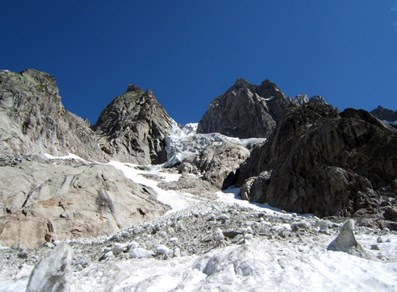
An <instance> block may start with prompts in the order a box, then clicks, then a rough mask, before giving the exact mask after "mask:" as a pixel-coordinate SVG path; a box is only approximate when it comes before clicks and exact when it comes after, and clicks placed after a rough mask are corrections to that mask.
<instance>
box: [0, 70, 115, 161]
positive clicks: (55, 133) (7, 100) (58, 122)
mask: <svg viewBox="0 0 397 292" xmlns="http://www.w3.org/2000/svg"><path fill="white" fill-rule="evenodd" d="M0 152H1V153H2V155H5V154H9V155H21V154H39V153H48V154H51V155H55V156H62V155H68V154H69V153H73V154H76V155H78V156H80V157H82V158H84V159H86V160H95V161H105V160H106V159H108V157H107V155H106V154H104V153H103V152H102V151H101V150H100V148H99V147H98V144H97V141H96V137H95V134H94V132H93V131H92V130H91V129H90V127H89V125H88V123H87V122H86V121H84V120H82V119H81V118H79V117H77V116H75V115H74V114H72V113H70V112H68V111H67V110H66V109H65V108H64V106H63V105H62V102H61V97H60V96H59V90H58V87H57V85H56V82H55V78H54V77H52V76H51V75H49V74H47V73H44V72H39V71H36V70H32V69H28V70H25V71H22V72H21V73H15V72H10V71H1V72H0Z"/></svg>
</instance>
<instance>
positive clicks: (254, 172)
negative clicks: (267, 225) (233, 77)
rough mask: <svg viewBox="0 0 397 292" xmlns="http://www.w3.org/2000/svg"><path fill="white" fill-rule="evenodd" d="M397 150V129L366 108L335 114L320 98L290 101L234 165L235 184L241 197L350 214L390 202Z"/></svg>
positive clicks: (310, 210)
mask: <svg viewBox="0 0 397 292" xmlns="http://www.w3.org/2000/svg"><path fill="white" fill-rule="evenodd" d="M396 150H397V131H396V130H395V129H393V128H392V127H389V126H387V125H384V124H382V123H381V122H379V121H378V120H377V119H375V118H374V117H372V116H371V115H370V114H369V113H368V112H365V111H362V110H353V109H347V110H345V111H344V112H342V113H340V114H338V112H337V111H336V110H334V109H333V108H332V107H331V106H328V105H325V104H323V103H308V104H305V105H303V106H302V107H298V106H291V107H289V108H288V110H287V112H286V115H285V117H284V118H283V119H282V120H281V121H280V123H279V124H278V125H277V128H276V129H275V131H274V133H273V135H272V136H271V137H270V138H269V141H268V143H266V144H264V145H263V146H261V147H260V148H257V149H254V150H253V152H252V153H251V156H250V157H249V158H248V159H247V160H246V162H245V163H244V164H243V165H242V166H241V167H240V170H239V174H238V179H237V184H238V185H243V187H242V194H241V195H242V196H243V197H245V198H246V199H250V200H255V201H260V202H267V203H269V204H271V205H273V206H275V207H279V208H282V209H286V210H289V211H295V212H300V213H314V214H315V215H317V216H330V215H342V216H350V215H353V214H355V213H356V212H358V211H359V210H364V209H365V210H375V209H379V207H380V206H381V204H382V202H384V203H385V202H387V203H385V204H386V205H387V204H391V205H393V204H396V200H395V197H396V193H395V191H394V188H393V186H394V183H393V180H394V179H395V178H396V177H397V151H396ZM248 178H250V179H249V180H247V181H245V180H246V179H248ZM244 181H245V182H244ZM358 213H359V212H358Z"/></svg>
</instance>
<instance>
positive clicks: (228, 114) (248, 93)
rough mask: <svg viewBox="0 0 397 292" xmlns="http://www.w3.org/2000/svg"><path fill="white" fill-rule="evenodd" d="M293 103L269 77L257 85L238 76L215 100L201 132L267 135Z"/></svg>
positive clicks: (238, 135)
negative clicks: (287, 107)
mask: <svg viewBox="0 0 397 292" xmlns="http://www.w3.org/2000/svg"><path fill="white" fill-rule="evenodd" d="M290 103H291V101H289V100H288V99H287V98H286V97H285V95H284V94H283V93H282V92H281V90H280V89H279V88H278V87H277V86H276V85H275V84H274V83H272V82H270V81H268V80H265V81H263V82H262V84H261V85H259V86H257V85H252V84H250V83H248V82H247V81H245V80H243V79H238V80H237V81H236V82H235V84H234V85H233V86H232V87H231V88H229V89H228V90H227V91H226V92H225V93H224V94H223V95H221V96H219V97H217V98H215V99H214V100H213V101H212V102H211V104H210V105H209V107H208V110H207V111H206V113H205V114H204V116H203V117H202V118H201V120H200V122H199V125H198V129H197V132H198V133H211V132H219V133H221V134H224V135H226V136H231V137H239V138H250V137H263V138H267V137H269V136H270V134H271V133H272V132H273V130H274V128H275V126H276V121H277V120H278V119H279V118H280V117H281V115H282V114H283V112H284V110H285V108H286V106H287V105H288V104H290Z"/></svg>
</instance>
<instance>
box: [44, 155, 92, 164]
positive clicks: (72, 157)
mask: <svg viewBox="0 0 397 292" xmlns="http://www.w3.org/2000/svg"><path fill="white" fill-rule="evenodd" d="M43 155H44V156H45V157H46V158H48V159H54V160H56V159H61V160H68V159H74V160H80V161H83V162H87V161H86V160H84V159H83V158H81V157H79V156H77V155H75V154H71V153H69V154H68V155H65V156H53V155H51V154H48V153H44V154H43Z"/></svg>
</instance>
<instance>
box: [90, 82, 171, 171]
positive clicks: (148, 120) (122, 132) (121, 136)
mask: <svg viewBox="0 0 397 292" xmlns="http://www.w3.org/2000/svg"><path fill="white" fill-rule="evenodd" d="M174 124H175V125H176V123H175V121H173V120H172V119H171V118H170V117H169V115H168V114H167V113H166V111H165V110H164V108H163V107H162V106H161V105H160V104H159V103H158V101H157V99H156V98H155V96H154V95H153V92H151V91H150V90H148V91H146V92H144V91H142V90H141V89H139V88H138V87H136V86H135V85H130V86H129V87H128V90H127V92H126V93H124V94H123V95H121V96H118V97H116V98H115V99H114V100H113V101H112V102H111V103H110V104H109V105H108V106H107V107H106V109H105V110H104V111H103V112H102V113H101V115H100V117H99V119H98V121H97V123H96V124H95V126H94V127H93V129H94V130H95V132H96V133H97V135H98V136H99V137H100V139H99V143H100V146H101V149H102V150H103V151H104V152H106V153H108V154H109V155H110V156H112V157H113V158H114V159H117V160H121V161H125V162H133V163H140V164H150V163H154V164H158V163H163V162H165V161H166V159H167V155H166V152H165V141H164V139H165V137H166V136H168V135H169V134H171V132H172V128H173V126H174Z"/></svg>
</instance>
